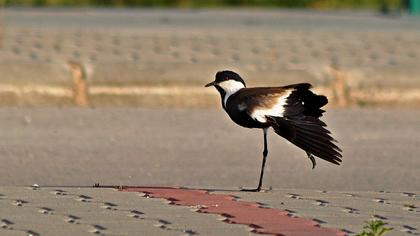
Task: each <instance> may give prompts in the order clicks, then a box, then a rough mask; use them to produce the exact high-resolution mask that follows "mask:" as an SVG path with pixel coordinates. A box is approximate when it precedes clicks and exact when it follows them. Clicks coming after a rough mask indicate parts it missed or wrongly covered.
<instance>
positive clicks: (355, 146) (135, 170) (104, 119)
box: [0, 108, 420, 191]
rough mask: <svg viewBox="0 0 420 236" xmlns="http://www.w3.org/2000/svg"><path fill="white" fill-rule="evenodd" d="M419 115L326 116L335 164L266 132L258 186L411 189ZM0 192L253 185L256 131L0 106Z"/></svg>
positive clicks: (353, 112)
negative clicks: (339, 160) (337, 155)
mask: <svg viewBox="0 0 420 236" xmlns="http://www.w3.org/2000/svg"><path fill="white" fill-rule="evenodd" d="M419 117H420V111H419V110H409V109H359V108H357V109H356V108H352V109H328V112H327V113H326V117H325V120H326V121H327V123H328V124H329V127H330V129H331V131H332V132H333V134H334V137H336V139H338V140H339V142H340V144H339V145H340V147H341V148H342V149H343V151H344V161H343V164H342V165H341V166H335V165H332V164H329V163H326V162H324V161H322V160H319V161H318V166H317V168H316V169H315V170H312V169H311V163H310V161H309V160H308V159H307V158H306V156H305V153H304V152H303V151H301V150H299V149H298V148H296V147H294V146H293V145H291V144H288V143H287V142H286V141H285V140H283V139H282V138H280V137H277V136H276V135H275V134H274V133H273V132H270V135H269V157H268V161H267V167H266V178H265V180H264V187H265V188H268V187H269V186H271V187H273V188H304V189H323V190H392V191H397V190H402V191H404V190H418V189H420V175H419V174H418V173H419V172H418V167H419V166H420V158H419V152H420V125H419V121H420V119H419ZM0 130H1V132H0V185H2V186H14V185H18V186H23V185H32V184H39V185H41V186H46V185H49V186H51V185H60V186H63V185H71V186H78V185H83V186H89V185H93V184H94V183H100V184H103V185H106V184H117V185H119V184H122V185H160V186H165V185H166V186H198V187H203V188H204V187H207V188H209V187H211V188H225V189H226V188H228V189H229V188H231V189H235V188H237V187H239V186H249V187H252V186H255V185H256V184H257V180H258V175H259V170H260V165H261V155H262V154H261V152H262V131H259V130H250V129H245V128H241V127H239V126H236V125H235V124H233V123H232V122H231V121H230V120H229V118H228V117H227V115H226V114H224V112H223V111H222V110H221V109H209V110H192V109H191V110H188V109H184V110H182V109H141V108H100V109H99V108H97V109H79V108H2V109H0Z"/></svg>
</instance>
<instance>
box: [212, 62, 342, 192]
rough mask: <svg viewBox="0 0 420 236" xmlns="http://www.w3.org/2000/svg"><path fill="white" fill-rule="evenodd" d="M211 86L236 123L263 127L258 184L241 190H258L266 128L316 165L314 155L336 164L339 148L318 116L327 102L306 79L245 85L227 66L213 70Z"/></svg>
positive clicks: (262, 170) (340, 155)
mask: <svg viewBox="0 0 420 236" xmlns="http://www.w3.org/2000/svg"><path fill="white" fill-rule="evenodd" d="M212 86H213V87H215V88H216V89H217V91H218V92H219V93H220V97H221V102H222V107H223V109H224V110H225V112H226V113H227V114H228V115H229V117H230V118H231V120H232V121H233V122H235V123H236V124H238V125H240V126H242V127H246V128H258V129H262V130H263V137H264V148H263V160H262V166H261V172H260V177H259V182H258V186H257V187H256V188H252V189H245V188H242V189H241V190H242V191H251V192H260V191H261V187H262V182H263V177H264V167H265V163H266V159H267V156H268V147H267V132H268V129H269V128H270V127H271V128H272V129H273V130H274V132H275V133H276V134H277V135H279V136H281V137H283V138H285V139H286V140H288V141H289V142H291V143H292V144H294V145H295V146H297V147H299V148H300V149H302V150H303V151H305V153H306V156H307V157H308V158H309V160H310V161H311V162H312V169H314V168H315V166H316V160H315V157H317V158H320V159H323V160H325V161H328V162H331V163H333V164H336V165H340V163H341V162H342V157H343V156H342V150H341V149H340V148H339V147H338V146H337V144H338V141H337V140H335V139H334V138H333V137H332V136H331V132H330V131H329V130H328V129H327V125H326V124H325V123H324V122H323V121H321V120H320V117H322V115H323V113H324V112H325V111H324V110H322V109H321V108H322V107H323V106H325V105H326V104H327V103H328V99H327V97H326V96H323V95H317V94H315V93H314V92H312V91H311V88H312V85H311V84H310V83H297V84H291V85H287V86H281V87H252V88H247V87H246V84H245V81H244V80H243V79H242V77H241V76H240V75H239V74H237V73H236V72H233V71H230V70H224V71H219V72H217V73H216V76H215V80H214V81H212V82H210V83H208V84H206V85H205V87H212Z"/></svg>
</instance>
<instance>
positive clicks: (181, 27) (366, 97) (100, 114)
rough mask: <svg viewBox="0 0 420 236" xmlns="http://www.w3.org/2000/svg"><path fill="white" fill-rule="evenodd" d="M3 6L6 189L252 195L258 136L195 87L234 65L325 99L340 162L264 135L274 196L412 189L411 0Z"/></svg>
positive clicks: (4, 2) (419, 31)
mask: <svg viewBox="0 0 420 236" xmlns="http://www.w3.org/2000/svg"><path fill="white" fill-rule="evenodd" d="M0 6H1V8H0V107H1V108H0V128H1V130H2V131H1V134H0V140H2V144H0V163H2V165H3V166H7V168H5V169H3V170H2V171H1V172H0V184H2V185H29V184H33V183H38V184H49V185H60V184H66V185H89V184H92V185H93V183H96V182H101V183H106V184H131V185H195V186H239V185H247V184H248V185H253V184H254V181H256V180H257V179H256V178H257V175H258V171H259V165H260V160H261V159H260V155H261V153H260V152H261V150H260V149H261V148H262V146H261V142H262V134H260V133H259V132H257V131H256V130H247V129H243V128H240V127H237V126H235V125H234V124H233V123H232V122H231V121H230V120H229V118H228V117H227V116H226V114H224V113H223V111H222V109H221V106H220V98H219V95H218V94H217V93H216V91H214V89H208V88H204V87H203V85H204V84H206V83H208V82H210V81H212V80H213V79H214V74H215V73H216V72H217V71H219V70H223V69H231V70H235V71H236V72H238V73H239V74H241V75H242V76H243V78H244V79H245V81H246V82H247V84H248V85H249V86H280V85H286V84H288V83H298V82H310V83H312V84H313V85H314V90H315V91H317V92H318V93H322V94H325V95H327V96H328V97H329V101H330V103H329V105H328V107H327V110H328V112H327V115H326V117H325V119H326V120H327V121H328V122H329V126H330V127H331V130H332V131H333V134H334V136H335V137H337V139H338V140H339V141H340V146H341V147H343V149H344V158H345V159H344V164H343V166H341V167H336V166H332V165H328V164H326V163H323V162H322V161H320V162H321V163H320V165H319V167H318V169H316V170H315V171H311V170H310V163H309V161H308V160H306V158H305V155H304V153H303V152H301V151H300V150H298V149H296V148H295V147H293V146H291V145H289V144H286V142H285V141H283V140H281V139H280V138H277V137H275V136H274V135H273V137H272V138H271V140H273V141H272V143H271V144H270V145H272V149H273V151H272V152H271V154H272V155H273V157H270V158H272V159H269V162H271V163H269V164H268V167H267V168H268V169H267V171H268V173H269V174H268V175H267V185H270V186H274V187H295V188H299V187H302V188H326V189H394V188H402V189H407V188H408V189H419V188H420V179H419V178H420V177H419V176H418V174H416V171H417V169H418V168H417V167H418V166H419V164H420V163H419V158H418V153H419V151H420V150H419V148H418V147H419V145H420V143H419V142H420V130H419V129H420V128H419V127H420V125H419V124H420V122H419V121H420V118H419V117H420V112H419V110H418V108H419V107H420V67H419V65H420V0H405V1H404V0H346V1H338V0H337V1H336V0H297V1H291V0H290V1H289V0H278V1H274V0H217V1H206V0H202V1H199V0H177V1H168V0H118V1H105V0H20V1H19V0H17V1H12V0H0ZM260 136H261V137H260ZM302 169H304V170H305V171H303V172H302V173H301V174H300V175H299V176H296V173H297V172H301V171H300V170H302ZM16 173H19V174H16ZM244 173H247V174H244ZM270 173H272V174H270ZM284 179H288V180H289V181H287V182H285V181H283V180H284ZM350 180H352V181H350Z"/></svg>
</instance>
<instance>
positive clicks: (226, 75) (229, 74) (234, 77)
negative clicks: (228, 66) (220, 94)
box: [206, 70, 245, 87]
mask: <svg viewBox="0 0 420 236" xmlns="http://www.w3.org/2000/svg"><path fill="white" fill-rule="evenodd" d="M229 80H230V81H237V82H240V83H242V84H243V86H244V87H245V81H244V80H243V79H242V78H241V76H240V75H239V74H237V73H235V72H233V71H230V70H224V71H219V72H217V73H216V79H215V80H214V81H213V82H211V83H208V84H206V87H210V86H216V85H219V84H220V83H222V82H225V81H229Z"/></svg>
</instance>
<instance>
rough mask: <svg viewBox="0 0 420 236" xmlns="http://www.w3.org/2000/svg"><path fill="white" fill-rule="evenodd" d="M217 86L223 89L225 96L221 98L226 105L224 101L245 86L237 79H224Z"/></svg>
mask: <svg viewBox="0 0 420 236" xmlns="http://www.w3.org/2000/svg"><path fill="white" fill-rule="evenodd" d="M219 86H220V87H221V88H222V89H223V90H224V91H225V93H226V94H225V98H224V99H223V104H224V105H225V107H226V102H227V100H228V98H229V97H230V96H231V95H232V94H234V93H236V92H238V90H240V89H243V88H245V85H244V84H243V83H241V82H239V81H236V80H226V81H223V82H221V83H219Z"/></svg>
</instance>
